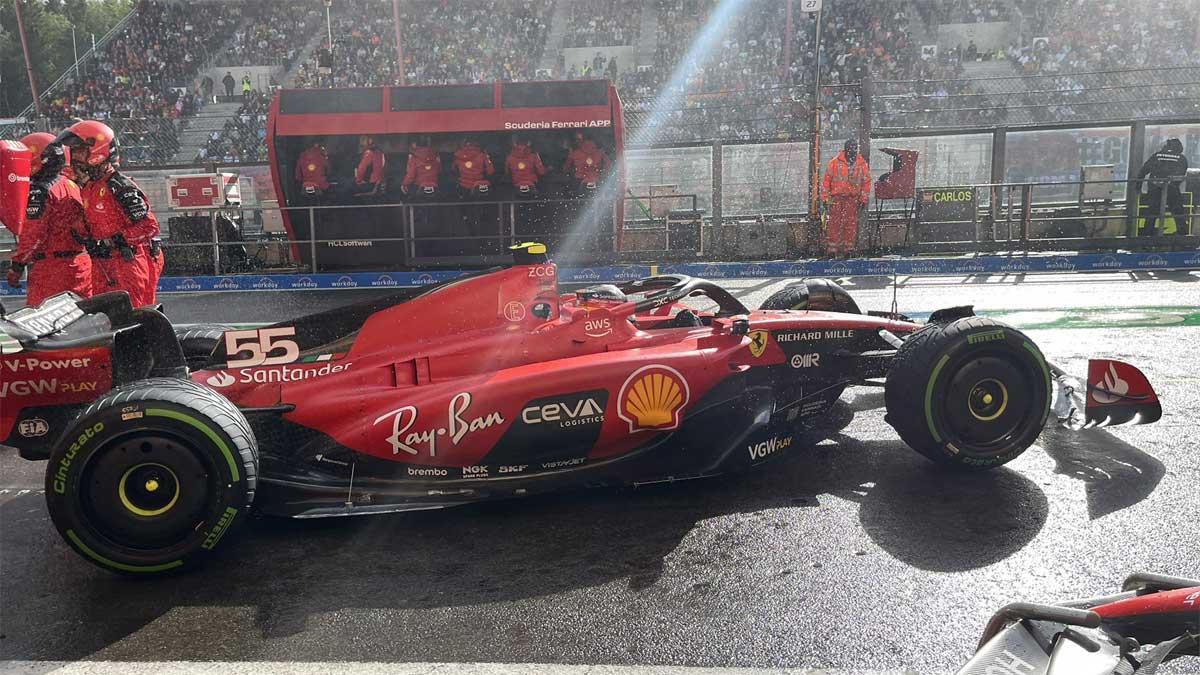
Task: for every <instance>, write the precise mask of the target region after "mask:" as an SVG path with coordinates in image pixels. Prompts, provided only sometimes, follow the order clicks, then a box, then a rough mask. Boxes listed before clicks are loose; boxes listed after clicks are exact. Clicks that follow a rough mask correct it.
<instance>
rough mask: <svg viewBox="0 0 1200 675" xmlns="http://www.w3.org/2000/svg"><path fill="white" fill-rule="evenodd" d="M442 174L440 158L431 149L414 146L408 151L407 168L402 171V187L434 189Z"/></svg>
mask: <svg viewBox="0 0 1200 675" xmlns="http://www.w3.org/2000/svg"><path fill="white" fill-rule="evenodd" d="M441 173H442V158H441V157H438V154H437V153H436V152H434V151H433V148H431V147H429V146H423V145H414V146H412V147H411V148H409V151H408V168H407V169H406V170H405V171H404V183H403V185H402V187H406V188H407V187H411V186H413V185H416V186H417V187H419V188H436V187H437V186H438V176H440V175H441Z"/></svg>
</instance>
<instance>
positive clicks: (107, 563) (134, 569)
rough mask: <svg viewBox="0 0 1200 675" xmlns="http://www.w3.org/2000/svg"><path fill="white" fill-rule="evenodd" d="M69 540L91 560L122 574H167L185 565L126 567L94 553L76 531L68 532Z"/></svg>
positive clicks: (174, 562) (175, 563)
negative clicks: (166, 572) (168, 571)
mask: <svg viewBox="0 0 1200 675" xmlns="http://www.w3.org/2000/svg"><path fill="white" fill-rule="evenodd" d="M67 539H70V540H71V543H72V544H75V546H76V547H77V548H79V550H80V551H83V552H84V554H86V555H87V557H89V558H91V559H92V560H95V561H96V562H98V563H100V564H101V565H104V566H105V567H111V568H113V569H115V570H121V571H122V572H165V571H167V570H172V569H175V568H176V567H179V566H180V565H182V564H183V561H182V560H172V561H171V562H169V563H163V564H161V565H126V564H125V563H119V562H116V561H115V560H109V559H108V558H105V557H104V556H102V555H100V554H99V553H96V552H95V551H93V550H92V549H91V547H90V546H88V545H87V544H85V543H83V540H82V539H80V538H79V535H77V534H75V530H67Z"/></svg>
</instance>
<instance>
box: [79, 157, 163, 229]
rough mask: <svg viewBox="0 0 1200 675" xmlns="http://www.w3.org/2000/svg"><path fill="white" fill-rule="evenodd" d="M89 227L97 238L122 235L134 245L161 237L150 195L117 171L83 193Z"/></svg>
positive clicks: (94, 182)
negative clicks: (151, 208) (151, 207)
mask: <svg viewBox="0 0 1200 675" xmlns="http://www.w3.org/2000/svg"><path fill="white" fill-rule="evenodd" d="M80 193H81V196H82V197H83V210H84V213H85V214H86V217H87V224H88V227H89V229H91V231H92V237H94V238H96V239H111V238H113V237H115V236H116V235H118V234H120V235H122V236H124V237H125V241H126V242H128V243H130V244H134V245H137V244H149V243H150V240H151V239H153V238H154V237H157V236H158V232H159V229H158V218H156V217H155V216H154V212H153V211H151V210H150V203H149V202H148V201H146V194H145V193H144V192H142V190H141V188H139V187H138V186H137V183H134V182H133V179H131V178H129V177H128V176H126V175H124V174H122V173H120V172H119V171H114V172H112V173H110V174H109V175H108V176H107V177H106V178H102V179H99V180H94V181H91V182H90V183H88V184H87V185H85V186H83V188H82V189H81V190H80Z"/></svg>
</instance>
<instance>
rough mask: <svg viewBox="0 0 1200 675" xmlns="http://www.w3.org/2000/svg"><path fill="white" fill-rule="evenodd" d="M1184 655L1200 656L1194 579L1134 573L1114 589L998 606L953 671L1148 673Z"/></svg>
mask: <svg viewBox="0 0 1200 675" xmlns="http://www.w3.org/2000/svg"><path fill="white" fill-rule="evenodd" d="M1184 656H1193V657H1197V658H1200V580H1195V579H1180V578H1176V577H1168V576H1162V575H1158V574H1135V575H1132V576H1130V577H1129V578H1128V579H1126V580H1125V583H1124V585H1123V590H1122V592H1121V593H1118V594H1115V595H1109V596H1104V597H1099V598H1089V599H1086V600H1075V601H1071V602H1065V603H1062V604H1058V605H1039V604H1034V603H1028V602H1018V603H1014V604H1011V605H1008V606H1006V607H1004V608H1003V609H1001V610H1000V611H999V612H997V613H996V614H995V615H994V616H993V617H992V620H991V621H989V622H988V625H987V627H986V628H985V629H984V632H983V637H982V638H981V639H980V641H979V647H978V651H976V653H975V656H973V657H972V658H971V660H970V661H969V662H967V664H966V665H965V666H963V667H962V669H961V670H959V671H958V674H959V675H986V674H988V673H998V674H1003V675H1153V674H1154V673H1156V672H1158V668H1159V666H1161V665H1162V664H1163V663H1166V662H1168V661H1172V660H1175V659H1178V658H1182V657H1184ZM1173 672H1182V671H1173ZM1189 672H1191V671H1189Z"/></svg>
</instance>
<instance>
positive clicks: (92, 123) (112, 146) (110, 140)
mask: <svg viewBox="0 0 1200 675" xmlns="http://www.w3.org/2000/svg"><path fill="white" fill-rule="evenodd" d="M58 140H59V141H60V142H61V143H62V144H63V145H64V146H66V147H68V148H71V149H73V150H75V152H76V155H75V157H76V161H77V162H79V163H82V164H84V165H86V166H88V167H97V166H100V165H101V164H104V163H105V162H110V161H116V159H117V157H118V149H117V136H116V134H114V133H113V130H112V127H110V126H108V125H107V124H105V123H103V122H97V121H96V120H83V121H82V122H76V123H75V124H72V125H71V126H69V127H67V128H66V130H64V131H63V132H62V133H61V134H59V135H58Z"/></svg>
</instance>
